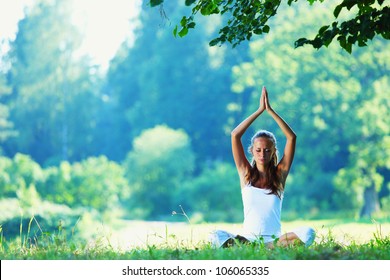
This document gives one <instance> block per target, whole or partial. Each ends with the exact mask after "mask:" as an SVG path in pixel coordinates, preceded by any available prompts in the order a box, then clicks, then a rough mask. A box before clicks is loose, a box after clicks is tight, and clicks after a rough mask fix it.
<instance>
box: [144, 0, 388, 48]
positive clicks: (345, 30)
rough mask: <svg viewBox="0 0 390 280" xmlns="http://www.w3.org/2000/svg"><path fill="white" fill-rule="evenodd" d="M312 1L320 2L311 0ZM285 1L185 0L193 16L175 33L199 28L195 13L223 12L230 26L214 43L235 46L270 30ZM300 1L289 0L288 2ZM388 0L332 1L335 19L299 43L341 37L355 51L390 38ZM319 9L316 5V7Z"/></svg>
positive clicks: (158, 1)
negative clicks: (377, 39)
mask: <svg viewBox="0 0 390 280" xmlns="http://www.w3.org/2000/svg"><path fill="white" fill-rule="evenodd" d="M307 1H308V2H309V3H310V4H313V3H314V2H316V1H320V2H323V1H324V0H307ZM281 2H282V1H281V0H226V1H222V0H219V1H218V0H217V1H215V0H185V4H186V5H188V6H191V5H193V8H192V11H191V15H190V16H184V17H183V18H182V20H181V21H180V26H181V30H180V31H177V27H176V28H175V30H174V33H175V34H178V35H179V36H185V35H186V34H187V33H188V31H189V29H191V28H195V25H196V21H195V16H196V15H197V14H198V13H199V12H200V14H201V15H203V16H209V15H213V14H220V15H223V16H225V17H227V22H226V25H225V26H223V27H222V28H221V29H220V31H219V37H217V38H215V39H213V40H212V41H211V42H210V45H217V44H223V43H225V42H229V43H231V44H232V45H233V47H234V46H236V45H237V44H239V43H241V42H242V41H245V40H250V39H251V38H252V36H253V35H261V34H264V33H268V32H269V31H270V26H269V25H268V24H269V20H270V19H271V18H272V17H274V16H276V14H277V12H278V10H279V7H280V5H281ZM293 2H298V0H288V1H287V3H288V5H291V4H292V3H293ZM384 2H385V1H384V0H367V1H361V0H341V3H340V4H336V3H335V2H332V6H333V7H334V11H333V14H334V17H335V19H334V21H333V22H332V23H330V24H325V25H324V26H322V27H321V28H320V29H319V31H318V33H317V35H316V36H315V38H314V39H306V38H301V39H298V40H296V41H295V46H297V47H299V46H302V45H304V44H310V45H312V46H313V47H314V48H317V49H318V48H321V47H322V46H328V45H329V44H330V43H331V42H332V41H333V39H334V38H337V41H338V42H339V44H340V46H341V47H342V48H343V49H345V50H347V51H348V52H349V53H351V52H352V45H355V44H357V45H358V46H359V47H362V46H366V45H367V41H369V40H371V39H373V38H374V37H375V36H378V35H381V36H382V37H383V38H385V39H387V40H389V39H390V7H389V6H386V5H384ZM163 3H164V0H150V5H151V6H152V7H154V6H158V5H162V4H163ZM314 9H315V8H313V10H314ZM345 9H346V10H348V12H349V16H350V17H352V18H351V19H348V20H347V19H342V20H341V22H339V19H340V18H341V17H342V16H340V15H341V12H342V11H344V10H345Z"/></svg>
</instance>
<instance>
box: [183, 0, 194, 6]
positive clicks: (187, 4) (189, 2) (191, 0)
mask: <svg viewBox="0 0 390 280" xmlns="http://www.w3.org/2000/svg"><path fill="white" fill-rule="evenodd" d="M195 2H196V0H186V1H185V4H186V6H191V5H192V4H194V3H195Z"/></svg>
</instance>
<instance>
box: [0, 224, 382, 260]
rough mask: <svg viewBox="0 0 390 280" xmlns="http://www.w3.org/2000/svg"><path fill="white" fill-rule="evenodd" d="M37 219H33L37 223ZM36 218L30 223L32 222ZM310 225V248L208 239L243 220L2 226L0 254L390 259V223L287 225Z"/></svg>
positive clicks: (288, 227)
mask: <svg viewBox="0 0 390 280" xmlns="http://www.w3.org/2000/svg"><path fill="white" fill-rule="evenodd" d="M34 222H35V221H34V220H33V219H31V223H34ZM31 223H30V224H31ZM301 225H310V226H312V227H313V228H315V229H316V231H317V238H316V241H315V243H314V244H313V245H312V246H310V247H308V248H306V247H304V246H292V247H288V248H281V247H280V248H279V247H278V248H275V249H267V248H266V247H265V246H264V245H262V244H251V245H237V246H234V247H231V248H227V249H214V248H212V247H211V246H210V245H209V244H208V243H207V236H208V233H209V232H210V231H211V230H213V229H225V230H229V231H232V232H234V231H236V230H237V229H238V228H239V225H238V224H199V225H191V224H188V223H166V222H144V221H121V223H120V224H119V225H117V228H116V229H115V230H113V229H109V228H107V227H106V226H105V227H103V228H104V230H102V229H101V228H100V229H96V228H95V229H94V231H97V232H98V234H97V235H96V236H95V237H94V238H92V239H91V240H90V241H88V242H87V241H81V240H79V239H77V237H76V235H74V232H73V231H72V232H71V233H70V234H69V233H66V232H65V230H64V229H63V228H59V229H58V231H56V232H53V233H50V234H49V233H44V232H42V231H40V232H35V233H31V232H29V228H30V227H29V228H28V229H26V230H25V232H24V230H23V229H21V232H20V236H19V237H18V238H16V239H14V240H11V241H7V240H6V238H5V237H4V236H3V234H2V231H1V227H0V259H3V260H4V259H9V260H15V259H16V260H17V259H27V260H42V259H45V260H46V259H49V260H53V259H55V260H257V259H262V260H303V259H305V260H389V259H390V223H388V222H385V223H376V222H372V221H371V222H364V223H362V222H355V221H345V220H318V221H295V222H285V223H284V224H283V225H282V226H283V230H284V231H289V230H291V229H293V228H294V227H297V226H301Z"/></svg>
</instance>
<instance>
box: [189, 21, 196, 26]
mask: <svg viewBox="0 0 390 280" xmlns="http://www.w3.org/2000/svg"><path fill="white" fill-rule="evenodd" d="M195 25H196V23H195V22H194V21H193V22H190V23H189V24H188V26H187V27H188V28H195Z"/></svg>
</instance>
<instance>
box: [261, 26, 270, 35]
mask: <svg viewBox="0 0 390 280" xmlns="http://www.w3.org/2000/svg"><path fill="white" fill-rule="evenodd" d="M269 30H270V27H269V26H268V25H264V27H263V32H264V33H268V32H269Z"/></svg>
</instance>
